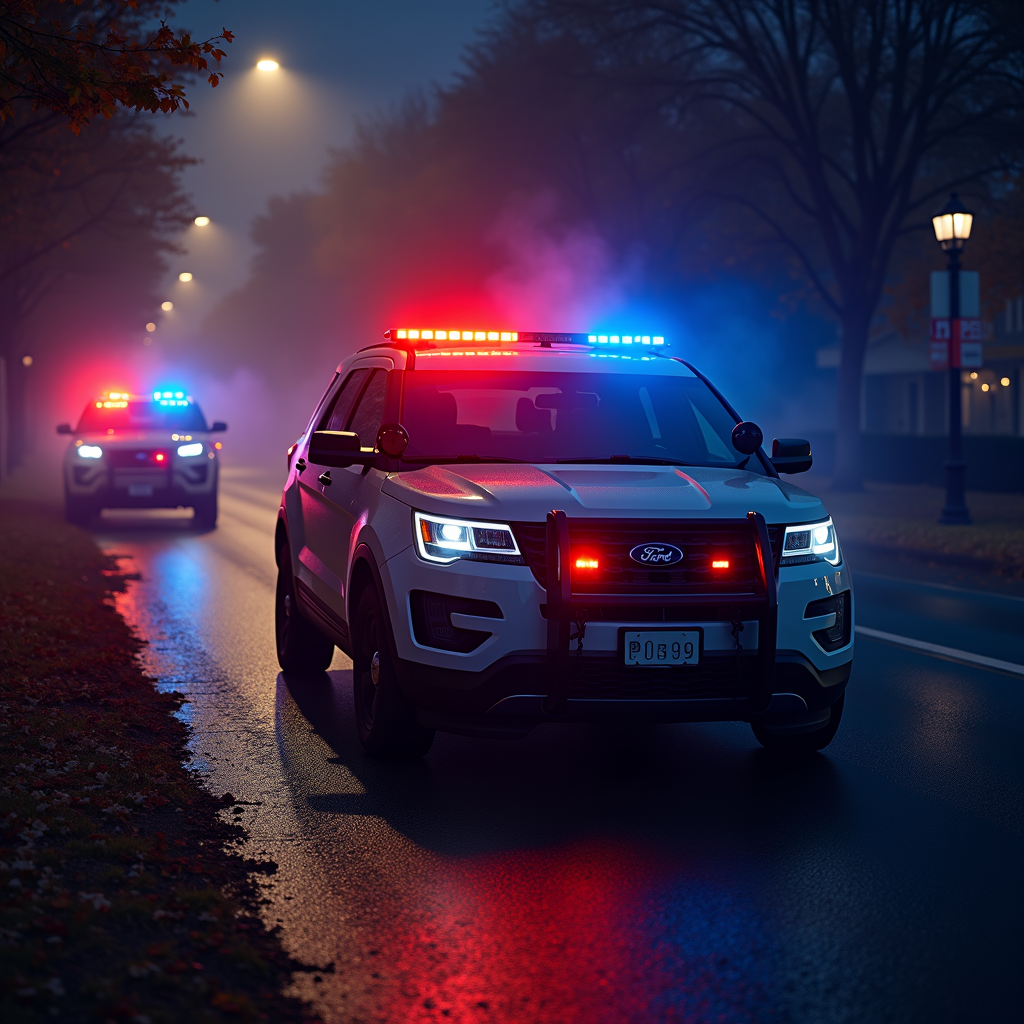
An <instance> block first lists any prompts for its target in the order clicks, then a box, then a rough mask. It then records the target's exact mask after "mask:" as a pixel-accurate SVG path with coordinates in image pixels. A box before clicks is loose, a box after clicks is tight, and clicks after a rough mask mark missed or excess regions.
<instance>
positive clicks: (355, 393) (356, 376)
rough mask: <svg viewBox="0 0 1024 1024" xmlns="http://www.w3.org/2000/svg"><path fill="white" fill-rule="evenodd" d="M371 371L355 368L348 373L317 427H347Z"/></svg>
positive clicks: (330, 428) (341, 428)
mask: <svg viewBox="0 0 1024 1024" xmlns="http://www.w3.org/2000/svg"><path fill="white" fill-rule="evenodd" d="M369 372H370V371H369V370H353V371H352V372H351V373H350V374H349V375H348V377H347V378H346V379H345V383H344V384H342V385H341V387H340V388H339V389H338V393H337V395H335V397H334V400H333V401H332V402H331V403H330V405H328V407H327V411H326V412H325V413H324V414H323V416H322V417H321V419H320V426H319V427H317V429H318V430H344V429H345V423H346V422H347V420H348V417H349V414H350V413H351V412H352V407H353V406H354V405H355V404H356V399H357V398H358V397H359V391H360V388H362V386H363V381H364V380H366V375H367V374H368V373H369Z"/></svg>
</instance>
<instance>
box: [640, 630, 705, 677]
mask: <svg viewBox="0 0 1024 1024" xmlns="http://www.w3.org/2000/svg"><path fill="white" fill-rule="evenodd" d="M623 639H624V641H625V644H624V651H625V656H626V664H627V665H645V666H654V667H658V666H661V667H664V668H670V667H672V666H673V665H696V664H697V663H698V662H699V661H700V632H699V631H698V630H695V629H694V630H690V629H659V630H640V631H635V632H634V631H629V630H627V631H626V633H625V635H624V637H623Z"/></svg>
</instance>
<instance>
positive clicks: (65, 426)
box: [57, 423, 74, 434]
mask: <svg viewBox="0 0 1024 1024" xmlns="http://www.w3.org/2000/svg"><path fill="white" fill-rule="evenodd" d="M57 433H58V434H71V433H74V431H72V429H71V424H70V423H58V424H57Z"/></svg>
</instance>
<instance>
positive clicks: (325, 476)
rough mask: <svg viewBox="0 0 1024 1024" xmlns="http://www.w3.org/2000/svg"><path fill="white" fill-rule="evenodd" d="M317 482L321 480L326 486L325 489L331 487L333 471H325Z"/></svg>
mask: <svg viewBox="0 0 1024 1024" xmlns="http://www.w3.org/2000/svg"><path fill="white" fill-rule="evenodd" d="M317 480H319V481H320V483H322V484H323V485H324V487H330V486H331V471H330V470H329V469H325V470H324V471H323V472H322V473H321V474H320V475H319V476H318V477H317Z"/></svg>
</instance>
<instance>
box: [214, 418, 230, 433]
mask: <svg viewBox="0 0 1024 1024" xmlns="http://www.w3.org/2000/svg"><path fill="white" fill-rule="evenodd" d="M227 429H228V425H227V424H226V423H225V422H224V421H223V420H214V421H213V423H211V424H210V433H211V434H223V433H224V431H225V430H227Z"/></svg>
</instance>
